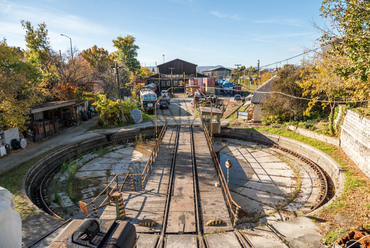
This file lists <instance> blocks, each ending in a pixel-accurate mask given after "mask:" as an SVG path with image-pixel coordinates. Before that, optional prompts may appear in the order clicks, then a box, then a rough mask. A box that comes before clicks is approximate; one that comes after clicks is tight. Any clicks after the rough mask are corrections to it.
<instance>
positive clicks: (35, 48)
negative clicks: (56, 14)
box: [21, 20, 50, 69]
mask: <svg viewBox="0 0 370 248" xmlns="http://www.w3.org/2000/svg"><path fill="white" fill-rule="evenodd" d="M21 23H22V27H23V28H24V29H25V30H26V36H25V40H26V46H27V48H28V49H27V51H26V53H25V55H26V58H27V59H28V61H30V62H33V63H37V64H39V65H40V66H44V67H46V65H47V61H48V57H49V52H50V42H49V37H48V30H47V28H46V24H45V23H41V24H38V28H34V27H33V26H32V24H31V22H29V21H24V20H22V21H21ZM43 69H45V68H43Z"/></svg>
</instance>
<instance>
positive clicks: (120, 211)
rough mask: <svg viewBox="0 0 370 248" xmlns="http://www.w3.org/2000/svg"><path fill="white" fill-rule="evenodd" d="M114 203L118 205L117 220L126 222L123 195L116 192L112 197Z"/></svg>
mask: <svg viewBox="0 0 370 248" xmlns="http://www.w3.org/2000/svg"><path fill="white" fill-rule="evenodd" d="M112 198H113V201H115V203H116V216H117V217H116V219H121V220H124V219H125V218H126V212H125V205H124V203H123V198H122V194H121V193H119V192H115V193H114V194H113V195H112Z"/></svg>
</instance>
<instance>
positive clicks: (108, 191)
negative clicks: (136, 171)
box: [80, 171, 134, 218]
mask: <svg viewBox="0 0 370 248" xmlns="http://www.w3.org/2000/svg"><path fill="white" fill-rule="evenodd" d="M119 177H124V178H123V180H122V183H119ZM128 178H130V179H131V182H130V184H131V188H132V187H133V183H134V182H133V180H132V174H130V171H129V172H127V173H126V174H117V175H114V176H113V178H112V180H110V182H107V185H106V186H105V188H104V189H103V190H102V191H101V192H100V194H99V195H97V196H96V197H95V198H94V199H93V200H92V201H91V202H89V203H87V204H85V203H83V202H81V201H80V208H81V211H82V212H84V213H86V214H88V216H87V217H89V216H91V215H92V214H94V213H95V216H96V217H97V218H98V212H97V211H98V210H99V209H101V208H103V207H105V206H107V205H109V204H110V202H111V195H112V194H113V193H114V191H117V192H121V191H122V189H123V187H124V186H125V184H127V180H128ZM107 181H108V177H107ZM114 183H115V185H114ZM111 185H113V186H112V187H111V188H110V186H111ZM120 185H121V186H120ZM104 193H106V197H105V198H104V200H103V201H102V202H101V203H100V205H99V206H97V207H96V206H95V203H96V201H97V200H98V198H99V197H100V196H102V195H103V194H104ZM89 206H92V208H90V209H89V208H88V207H89ZM83 209H85V210H83ZM91 211H92V213H90V212H91Z"/></svg>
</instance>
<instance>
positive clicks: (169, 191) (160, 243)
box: [156, 125, 180, 248]
mask: <svg viewBox="0 0 370 248" xmlns="http://www.w3.org/2000/svg"><path fill="white" fill-rule="evenodd" d="M179 137H180V126H179V125H178V126H177V135H176V140H175V147H174V151H173V156H172V163H171V171H170V179H169V183H168V188H167V199H166V206H165V210H164V216H163V222H162V223H163V225H162V230H161V235H160V237H159V239H158V243H157V245H156V248H163V247H164V242H163V241H164V235H165V234H166V227H167V220H168V214H169V210H170V202H171V195H172V190H173V180H174V175H175V173H174V172H175V164H176V155H177V150H178V147H179Z"/></svg>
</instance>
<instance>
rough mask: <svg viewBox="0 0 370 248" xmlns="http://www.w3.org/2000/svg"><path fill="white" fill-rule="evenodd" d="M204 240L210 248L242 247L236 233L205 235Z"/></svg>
mask: <svg viewBox="0 0 370 248" xmlns="http://www.w3.org/2000/svg"><path fill="white" fill-rule="evenodd" d="M204 239H205V240H206V243H207V247H208V248H226V247H233V248H237V247H241V246H240V244H239V241H238V239H237V238H236V236H235V234H234V232H225V233H215V234H209V235H205V236H204ZM256 247H258V246H256Z"/></svg>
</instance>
